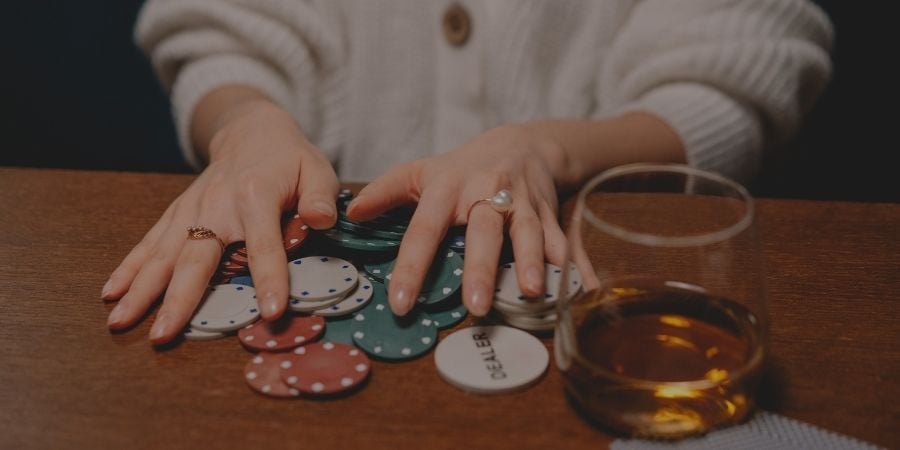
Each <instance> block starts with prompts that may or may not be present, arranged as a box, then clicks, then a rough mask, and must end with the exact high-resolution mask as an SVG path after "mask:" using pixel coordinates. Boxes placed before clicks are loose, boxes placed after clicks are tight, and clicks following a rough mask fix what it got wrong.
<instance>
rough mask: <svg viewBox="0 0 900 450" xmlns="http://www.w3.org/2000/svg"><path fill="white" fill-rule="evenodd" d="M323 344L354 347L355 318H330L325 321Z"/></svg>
mask: <svg viewBox="0 0 900 450" xmlns="http://www.w3.org/2000/svg"><path fill="white" fill-rule="evenodd" d="M321 342H340V343H342V344H347V345H353V317H350V316H341V317H329V318H328V319H326V320H325V334H324V335H323V336H322V339H321Z"/></svg>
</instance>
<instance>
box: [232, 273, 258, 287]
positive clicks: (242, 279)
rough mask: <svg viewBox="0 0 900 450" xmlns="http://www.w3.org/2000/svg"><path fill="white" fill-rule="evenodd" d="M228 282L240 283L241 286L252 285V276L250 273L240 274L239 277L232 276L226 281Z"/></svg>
mask: <svg viewBox="0 0 900 450" xmlns="http://www.w3.org/2000/svg"><path fill="white" fill-rule="evenodd" d="M228 284H240V285H243V286H250V287H253V278H251V277H250V275H241V276H239V277H234V278H232V279H231V280H229V281H228Z"/></svg>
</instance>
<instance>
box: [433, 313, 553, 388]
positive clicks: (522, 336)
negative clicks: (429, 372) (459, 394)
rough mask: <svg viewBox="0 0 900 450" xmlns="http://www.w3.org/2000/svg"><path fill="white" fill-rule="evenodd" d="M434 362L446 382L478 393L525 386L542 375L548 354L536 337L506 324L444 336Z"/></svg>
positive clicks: (475, 328) (436, 351)
mask: <svg viewBox="0 0 900 450" xmlns="http://www.w3.org/2000/svg"><path fill="white" fill-rule="evenodd" d="M434 361H435V365H436V366H437V369H438V373H439V374H440V375H441V377H442V378H443V379H444V380H445V381H447V382H448V383H450V384H452V385H453V386H456V387H458V388H460V389H463V390H465V391H469V392H474V393H478V394H502V393H506V392H512V391H516V390H520V389H524V388H526V387H528V386H530V385H532V384H533V383H535V382H536V381H538V380H539V379H540V378H541V375H543V374H544V372H545V371H546V370H547V365H548V364H549V362H550V355H549V353H548V352H547V348H546V347H544V344H543V343H542V342H541V341H540V340H538V339H537V338H536V337H534V336H532V335H530V334H528V333H526V332H524V331H522V330H517V329H515V328H510V327H505V326H484V327H470V328H464V329H462V330H459V331H457V332H455V333H453V334H451V335H449V336H447V337H446V338H444V339H443V340H442V341H441V342H440V343H439V344H438V346H437V350H435V353H434Z"/></svg>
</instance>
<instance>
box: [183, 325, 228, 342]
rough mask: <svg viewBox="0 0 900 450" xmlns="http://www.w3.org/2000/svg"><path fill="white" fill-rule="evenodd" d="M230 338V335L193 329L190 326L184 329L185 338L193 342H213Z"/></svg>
mask: <svg viewBox="0 0 900 450" xmlns="http://www.w3.org/2000/svg"><path fill="white" fill-rule="evenodd" d="M225 336H228V333H220V332H218V331H202V330H198V329H196V328H192V327H191V326H190V325H188V326H187V327H185V329H184V338H185V339H188V340H191V341H211V340H214V339H219V338H223V337H225Z"/></svg>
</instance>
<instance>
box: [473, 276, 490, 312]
mask: <svg viewBox="0 0 900 450" xmlns="http://www.w3.org/2000/svg"><path fill="white" fill-rule="evenodd" d="M491 298H492V296H491V295H490V292H489V291H488V288H487V286H485V285H484V283H477V282H476V283H473V284H472V295H471V296H470V297H469V308H470V309H469V312H470V313H472V314H473V315H476V316H483V315H485V314H487V313H488V310H489V309H491Z"/></svg>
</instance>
